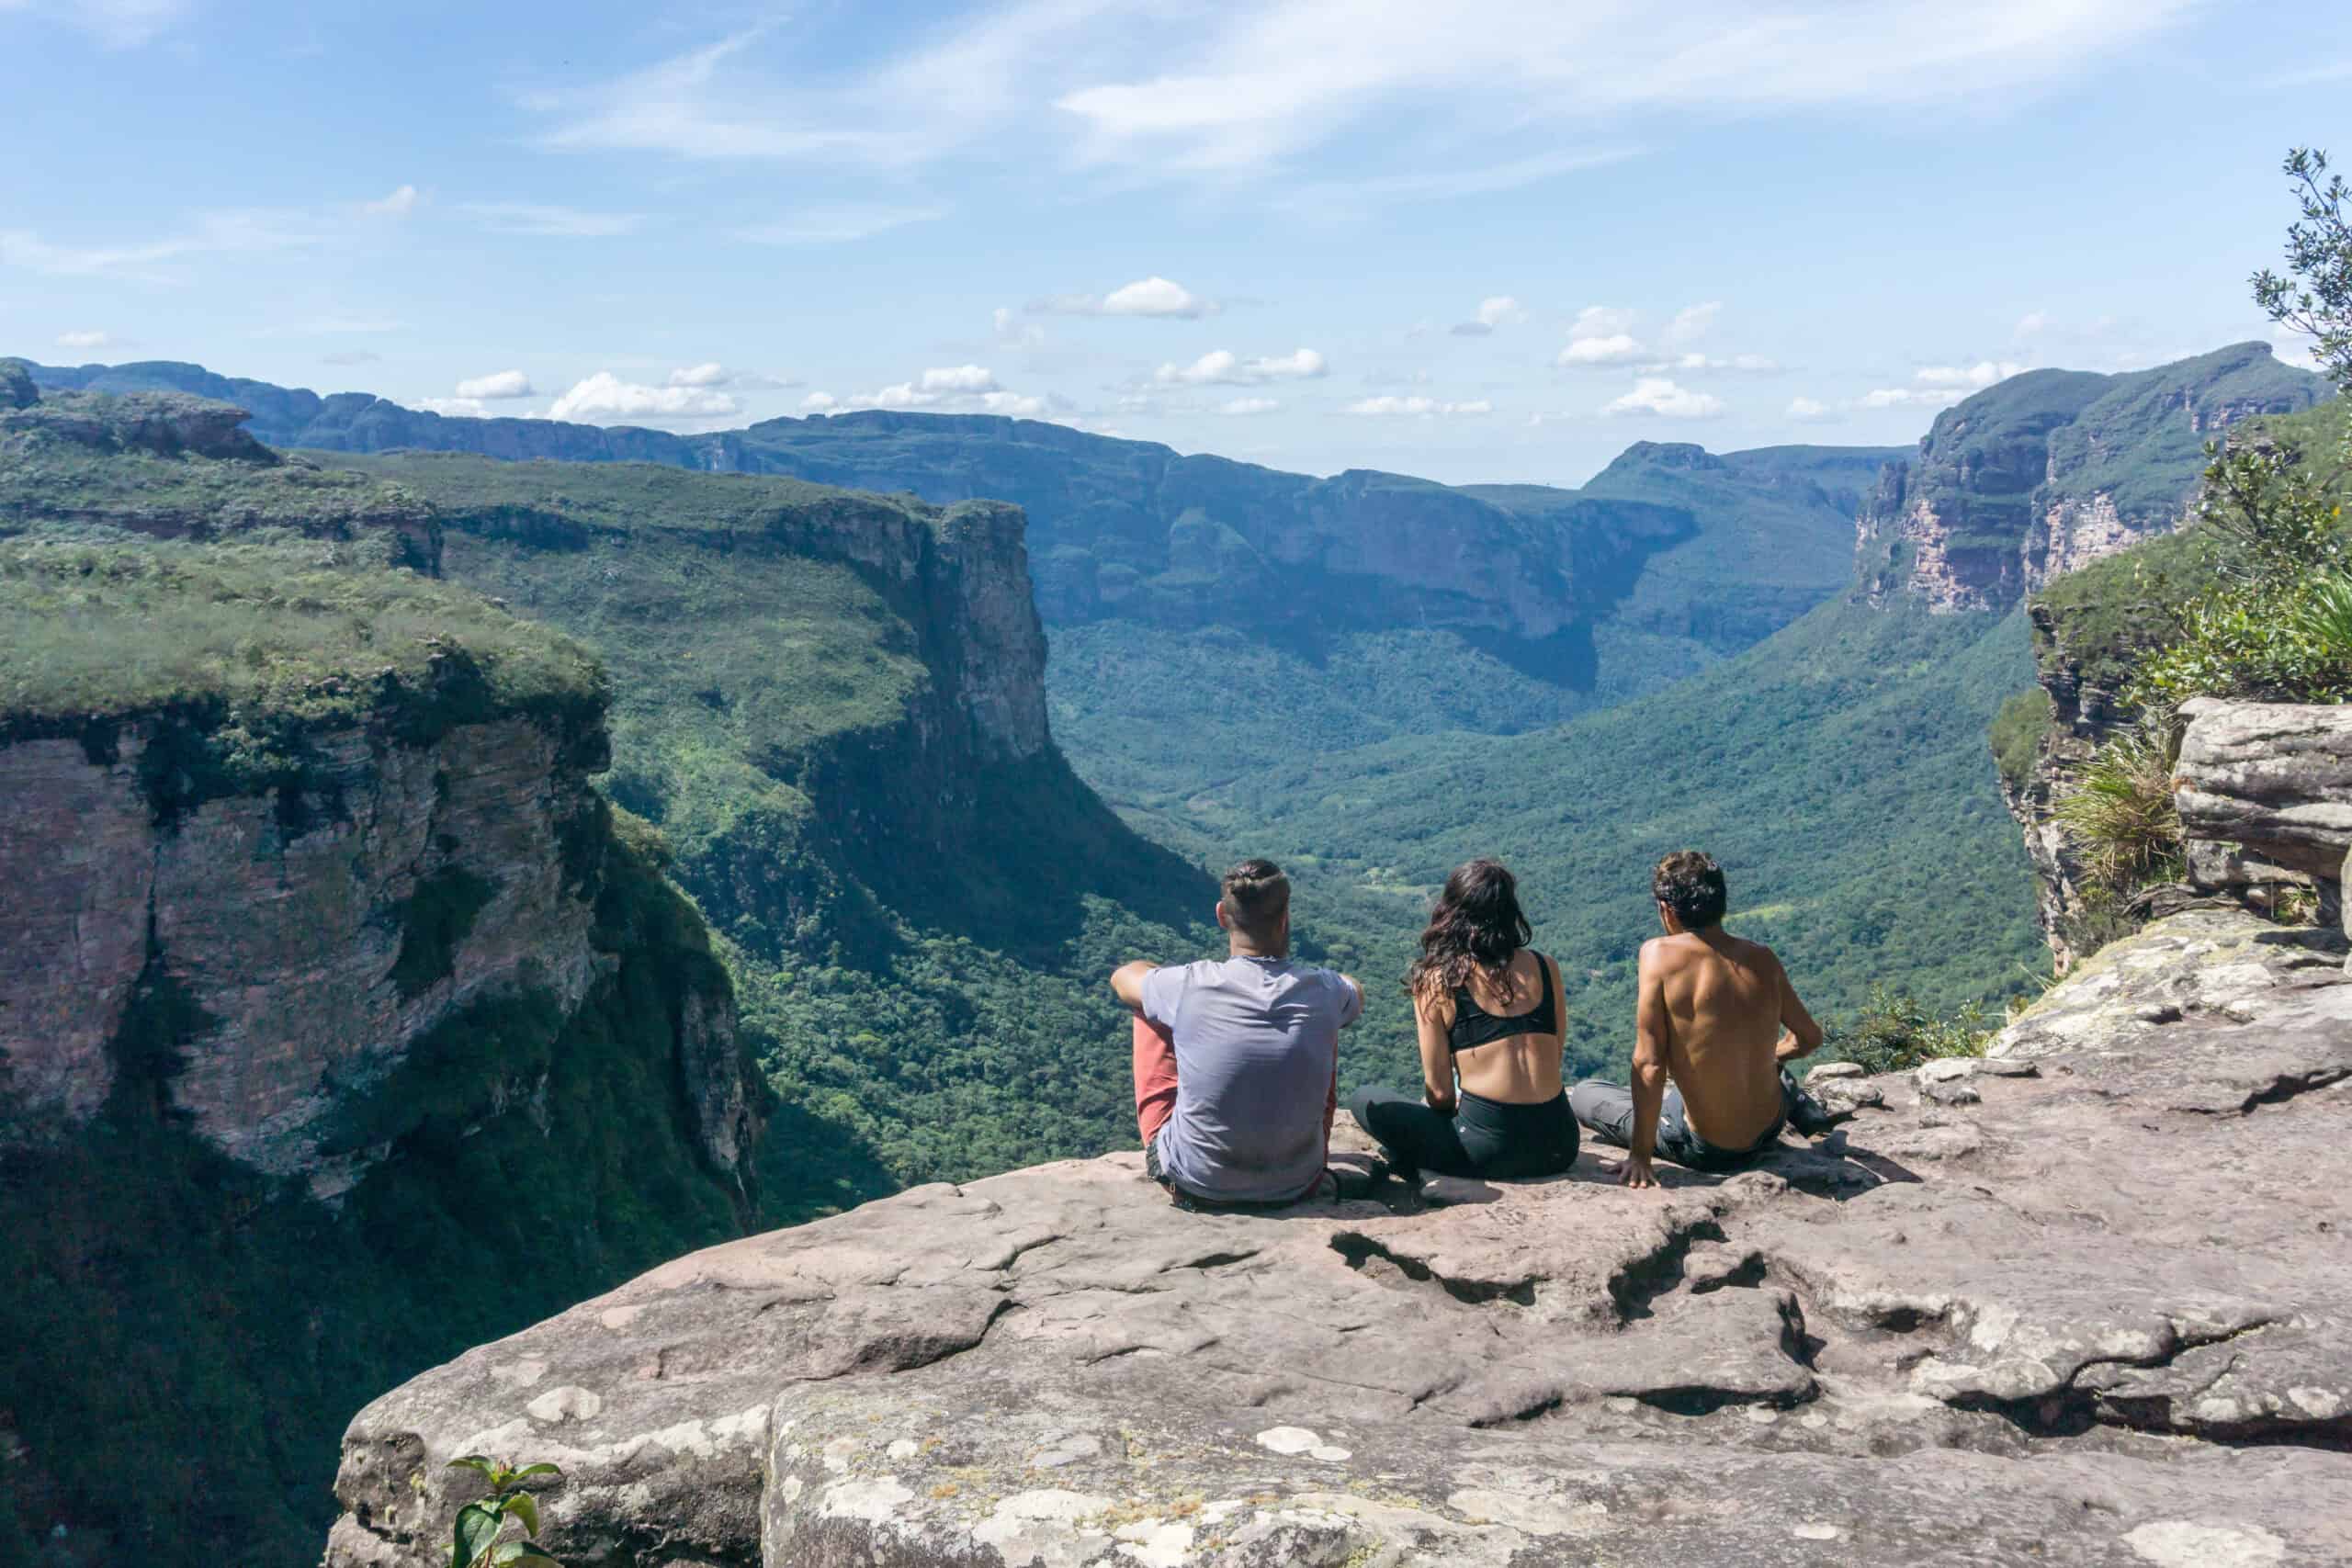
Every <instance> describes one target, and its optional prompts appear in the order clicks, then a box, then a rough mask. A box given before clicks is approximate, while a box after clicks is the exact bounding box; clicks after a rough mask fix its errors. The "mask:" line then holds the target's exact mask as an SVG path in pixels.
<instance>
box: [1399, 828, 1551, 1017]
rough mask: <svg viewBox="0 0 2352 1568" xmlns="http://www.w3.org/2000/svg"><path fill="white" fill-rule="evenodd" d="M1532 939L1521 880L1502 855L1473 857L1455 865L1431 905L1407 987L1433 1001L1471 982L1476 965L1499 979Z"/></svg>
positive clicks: (1408, 972) (1422, 999) (1532, 934)
mask: <svg viewBox="0 0 2352 1568" xmlns="http://www.w3.org/2000/svg"><path fill="white" fill-rule="evenodd" d="M1534 940H1535V932H1534V931H1533V929H1532V927H1530V926H1529V925H1528V923H1527V917H1526V915H1524V914H1522V913H1521V911H1520V908H1519V879H1518V878H1517V877H1515V876H1513V875H1511V874H1510V870H1509V869H1508V868H1507V867H1505V866H1504V864H1503V863H1502V862H1500V861H1498V860H1474V861H1472V862H1470V863H1468V864H1467V865H1463V866H1457V867H1455V868H1454V872H1453V875H1452V876H1449V877H1447V878H1446V879H1445V891H1443V892H1442V893H1440V894H1439V895H1438V896H1437V902H1436V903H1435V904H1433V905H1431V906H1430V923H1429V929H1428V930H1426V931H1422V932H1421V955H1420V956H1419V958H1416V959H1414V960H1413V966H1412V967H1411V968H1410V969H1408V970H1407V971H1406V973H1405V988H1406V990H1408V991H1409V992H1411V993H1412V995H1413V998H1414V999H1415V1000H1416V1001H1431V1000H1435V999H1436V998H1439V997H1443V996H1451V995H1452V994H1453V992H1455V991H1458V990H1460V989H1461V988H1462V987H1464V986H1467V985H1468V984H1469V983H1470V976H1471V975H1472V974H1473V973H1474V972H1476V971H1478V970H1484V971H1486V973H1487V975H1488V976H1490V977H1492V978H1494V979H1497V980H1500V979H1501V978H1502V977H1503V971H1504V970H1505V968H1506V967H1507V966H1508V965H1509V964H1510V961H1511V960H1512V959H1513V958H1515V957H1517V956H1518V955H1519V950H1520V949H1521V948H1522V947H1525V946H1526V945H1527V944H1528V943H1530V942H1533V941H1534Z"/></svg>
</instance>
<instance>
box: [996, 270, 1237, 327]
mask: <svg viewBox="0 0 2352 1568" xmlns="http://www.w3.org/2000/svg"><path fill="white" fill-rule="evenodd" d="M1221 309H1223V307H1221V306H1220V305H1218V304H1217V302H1216V300H1214V299H1203V298H1202V297H1201V296H1200V295H1198V294H1195V293H1193V291H1192V290H1191V289H1189V288H1185V287H1184V286H1183V285H1182V284H1181V283H1176V282H1173V281H1171V280H1170V279H1168V278H1165V277H1162V276H1159V274H1158V273H1154V274H1152V276H1149V277H1139V278H1137V279H1136V281H1135V282H1133V283H1129V284H1124V285H1122V286H1121V287H1119V288H1114V289H1113V290H1111V292H1110V293H1108V294H1056V295H1053V296H1051V297H1049V298H1047V299H1035V300H1032V301H1031V302H1030V304H1029V310H1030V311H1031V313H1032V314H1035V315H1051V316H1165V317H1174V318H1176V319H1179V320H1182V321H1197V320H1199V319H1200V318H1201V317H1203V316H1213V315H1215V314H1216V312H1217V311H1218V310H1221Z"/></svg>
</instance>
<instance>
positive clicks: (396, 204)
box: [359, 186, 424, 218]
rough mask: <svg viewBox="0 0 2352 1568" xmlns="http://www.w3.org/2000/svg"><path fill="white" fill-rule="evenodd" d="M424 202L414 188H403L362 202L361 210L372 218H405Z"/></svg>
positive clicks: (400, 187)
mask: <svg viewBox="0 0 2352 1568" xmlns="http://www.w3.org/2000/svg"><path fill="white" fill-rule="evenodd" d="M423 201H424V197H423V196H422V195H420V194H419V193H418V191H417V188H416V187H415V186H399V187H398V188H396V189H394V190H391V191H388V192H386V193H385V194H384V195H382V196H379V197H377V198H376V199H375V200H373V201H363V202H361V203H360V204H359V210H360V211H362V212H364V213H366V214H368V216H369V217H371V218H405V217H407V216H408V215H409V214H410V213H412V212H414V211H415V210H416V209H417V208H418V206H419V205H420V204H421V203H422V202H423Z"/></svg>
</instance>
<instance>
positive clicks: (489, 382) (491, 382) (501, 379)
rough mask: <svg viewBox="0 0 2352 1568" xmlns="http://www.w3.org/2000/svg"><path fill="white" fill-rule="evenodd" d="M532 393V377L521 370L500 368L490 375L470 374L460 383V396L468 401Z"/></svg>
mask: <svg viewBox="0 0 2352 1568" xmlns="http://www.w3.org/2000/svg"><path fill="white" fill-rule="evenodd" d="M532 395H533V394H532V391H531V378H529V377H528V376H526V375H524V374H523V373H522V372H521V371H520V370H500V371H497V372H494V373H493V374H492V375H488V376H469V377H468V378H466V379H464V380H462V381H460V382H458V397H459V398H461V399H464V400H468V401H488V400H494V399H500V398H527V397H530V396H532Z"/></svg>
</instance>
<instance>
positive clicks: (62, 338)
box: [57, 332, 114, 348]
mask: <svg viewBox="0 0 2352 1568" xmlns="http://www.w3.org/2000/svg"><path fill="white" fill-rule="evenodd" d="M113 343H114V334H113V333H107V332H78V333H58V334H57V346H58V347H60V348H106V347H108V346H110V345H111V344H113Z"/></svg>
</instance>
